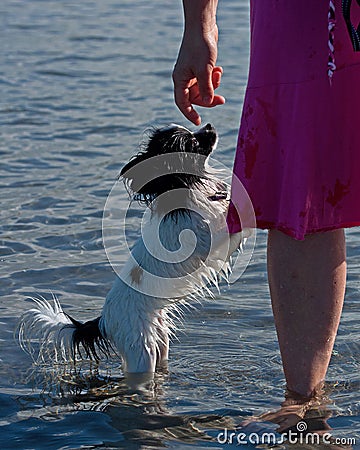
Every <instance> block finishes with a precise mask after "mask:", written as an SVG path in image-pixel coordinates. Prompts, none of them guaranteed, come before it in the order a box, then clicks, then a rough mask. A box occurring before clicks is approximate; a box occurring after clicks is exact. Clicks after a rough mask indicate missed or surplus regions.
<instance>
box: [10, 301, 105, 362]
mask: <svg viewBox="0 0 360 450" xmlns="http://www.w3.org/2000/svg"><path fill="white" fill-rule="evenodd" d="M32 300H33V302H34V303H35V305H34V307H33V308H31V309H30V310H29V311H27V312H26V313H24V314H23V316H22V318H21V320H20V324H19V327H18V337H19V342H20V346H21V348H22V349H23V350H25V351H26V352H27V353H29V354H30V355H31V356H32V358H33V359H34V361H35V362H36V363H46V362H50V361H52V362H75V361H76V360H77V359H83V358H84V357H85V358H88V359H92V360H99V359H100V356H108V355H109V354H110V353H111V349H112V348H111V344H110V343H109V341H108V340H107V339H106V338H105V337H104V336H103V335H102V334H101V331H100V328H99V321H100V317H98V318H97V319H94V320H90V321H88V322H84V323H82V322H79V321H77V320H75V319H73V318H72V317H70V316H69V315H68V314H66V313H65V312H64V311H63V309H62V307H61V305H60V303H59V301H58V299H57V298H56V297H55V296H53V299H52V302H50V301H47V300H45V299H44V298H42V297H41V298H32ZM36 342H37V346H38V348H37V349H36V348H35V347H34V344H35V345H36Z"/></svg>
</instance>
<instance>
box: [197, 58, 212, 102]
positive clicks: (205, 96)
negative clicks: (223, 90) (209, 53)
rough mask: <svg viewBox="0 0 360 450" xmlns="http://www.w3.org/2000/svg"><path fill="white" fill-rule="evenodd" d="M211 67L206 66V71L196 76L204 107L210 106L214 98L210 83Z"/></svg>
mask: <svg viewBox="0 0 360 450" xmlns="http://www.w3.org/2000/svg"><path fill="white" fill-rule="evenodd" d="M212 72H213V67H212V66H211V65H210V64H207V66H206V70H205V71H204V72H203V73H201V74H200V75H199V76H198V80H197V81H198V86H199V94H200V97H201V99H202V101H203V103H204V104H205V105H210V104H211V102H212V101H213V98H214V87H213V82H212Z"/></svg>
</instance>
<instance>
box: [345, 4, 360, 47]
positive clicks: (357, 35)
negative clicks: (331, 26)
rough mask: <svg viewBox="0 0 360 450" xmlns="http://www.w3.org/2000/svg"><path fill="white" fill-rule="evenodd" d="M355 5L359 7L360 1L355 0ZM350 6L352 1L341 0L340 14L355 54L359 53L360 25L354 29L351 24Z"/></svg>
mask: <svg viewBox="0 0 360 450" xmlns="http://www.w3.org/2000/svg"><path fill="white" fill-rule="evenodd" d="M357 3H358V5H359V6H360V0H357ZM351 4H352V0H342V12H343V16H344V19H345V22H346V26H347V29H348V32H349V35H350V38H351V42H352V45H353V47H354V50H355V51H356V52H360V23H359V24H358V26H357V28H355V26H354V25H353V24H352V22H351V17H350V10H351Z"/></svg>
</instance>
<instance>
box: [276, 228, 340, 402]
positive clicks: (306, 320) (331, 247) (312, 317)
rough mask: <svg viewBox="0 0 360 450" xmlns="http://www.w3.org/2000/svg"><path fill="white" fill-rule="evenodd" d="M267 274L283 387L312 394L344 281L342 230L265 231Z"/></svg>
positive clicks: (325, 359) (331, 336) (333, 328)
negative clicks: (299, 235)
mask: <svg viewBox="0 0 360 450" xmlns="http://www.w3.org/2000/svg"><path fill="white" fill-rule="evenodd" d="M268 278H269V286H270V294H271V301H272V307H273V312H274V318H275V325H276V330H277V334H278V339H279V345H280V352H281V357H282V361H283V367H284V372H285V378H286V382H287V388H288V389H289V390H291V391H294V392H297V393H298V394H300V395H303V396H311V395H312V394H314V391H315V389H316V387H317V386H318V385H319V384H320V383H321V382H322V381H323V380H324V378H325V375H326V371H327V368H328V365H329V361H330V357H331V352H332V349H333V345H334V341H335V337H336V333H337V329H338V326H339V321H340V315H341V310H342V306H343V301H344V294H345V283H346V251H345V236H344V230H335V231H328V232H325V233H315V234H312V235H308V236H307V237H306V238H305V240H303V241H297V240H295V239H293V238H291V237H289V236H287V235H285V234H284V233H282V232H280V231H277V230H270V231H269V237H268Z"/></svg>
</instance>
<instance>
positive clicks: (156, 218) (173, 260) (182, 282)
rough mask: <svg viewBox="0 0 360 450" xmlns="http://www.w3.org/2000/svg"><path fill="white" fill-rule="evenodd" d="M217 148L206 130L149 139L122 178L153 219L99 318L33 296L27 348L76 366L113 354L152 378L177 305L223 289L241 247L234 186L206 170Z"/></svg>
mask: <svg viewBox="0 0 360 450" xmlns="http://www.w3.org/2000/svg"><path fill="white" fill-rule="evenodd" d="M217 141H218V137H217V133H216V131H215V129H214V128H213V127H212V126H211V125H210V124H208V125H206V126H205V127H203V128H201V129H200V130H199V131H197V132H194V133H193V132H191V131H189V130H187V129H186V128H184V127H181V126H177V125H173V126H170V127H167V128H162V129H157V130H155V131H154V132H153V133H152V135H151V136H150V139H149V141H148V143H147V146H146V147H144V149H143V150H142V151H140V152H139V153H138V154H137V155H135V156H134V157H133V158H132V159H131V160H130V162H129V163H128V164H126V165H125V167H124V168H123V169H122V171H121V173H120V176H121V178H122V179H123V180H124V182H125V185H126V187H127V188H128V190H129V192H131V194H132V195H134V197H135V198H136V199H137V200H140V201H142V202H144V203H145V204H146V206H147V207H148V210H149V211H150V212H149V214H148V219H147V220H146V221H145V223H142V229H143V230H144V234H143V235H142V236H141V237H140V238H139V239H138V240H137V241H136V243H135V245H134V246H133V248H132V249H131V252H130V257H129V259H128V261H127V263H126V264H125V265H124V266H123V267H122V268H121V270H120V271H118V272H117V278H116V280H115V282H114V284H113V287H112V289H111V290H110V292H109V293H108V295H107V297H106V301H105V304H104V306H103V310H102V313H101V316H100V317H98V318H96V319H94V320H91V321H88V322H85V323H81V322H79V321H77V320H75V319H73V318H72V317H70V316H69V315H68V314H66V313H65V312H64V311H63V310H62V308H61V306H60V304H59V302H58V300H57V299H56V298H54V300H53V302H48V301H46V300H44V299H42V298H41V299H33V300H34V302H35V306H34V307H33V308H32V309H31V310H29V311H27V312H26V313H25V314H24V316H23V318H22V320H21V324H20V328H19V338H20V342H21V344H22V346H23V348H27V347H28V345H29V344H30V345H31V343H32V342H34V340H35V339H37V340H39V342H40V357H42V358H43V359H44V357H46V355H50V354H51V355H52V357H55V358H56V359H57V360H65V361H70V362H74V361H76V360H77V359H79V358H81V357H82V355H84V356H86V358H92V359H96V360H98V359H99V358H100V357H101V356H102V355H107V356H108V355H110V354H114V353H116V354H117V355H119V356H120V357H121V359H122V362H123V369H124V372H127V373H140V372H154V371H155V369H156V367H157V366H158V365H160V364H161V363H162V362H164V361H165V360H167V358H168V350H169V334H171V333H172V332H173V331H174V329H175V324H174V319H176V317H177V316H178V313H179V305H181V304H182V303H184V302H187V301H188V299H189V298H194V297H201V296H203V295H204V294H207V293H208V292H209V291H208V286H209V285H211V284H213V285H217V283H218V280H219V277H221V276H222V275H224V274H225V275H226V273H227V272H228V270H229V258H230V256H231V254H232V253H233V252H234V251H235V250H237V249H238V248H239V246H240V245H241V240H242V235H241V233H237V234H233V235H229V234H228V233H227V228H226V213H227V209H228V204H229V200H228V186H227V185H226V184H225V183H223V182H222V181H221V180H220V179H219V178H218V177H217V173H216V171H215V170H213V169H212V168H211V167H210V166H209V164H208V157H209V155H210V154H211V152H212V151H213V150H214V148H215V147H216V144H217ZM146 236H147V237H146ZM175 322H176V320H175ZM49 349H51V352H50V351H49Z"/></svg>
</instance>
